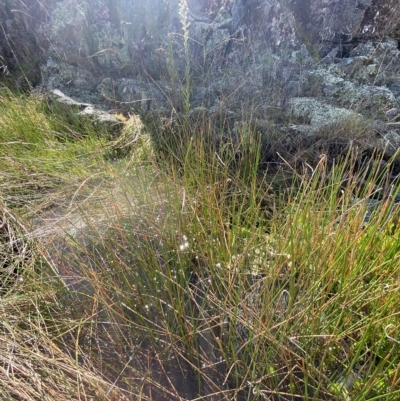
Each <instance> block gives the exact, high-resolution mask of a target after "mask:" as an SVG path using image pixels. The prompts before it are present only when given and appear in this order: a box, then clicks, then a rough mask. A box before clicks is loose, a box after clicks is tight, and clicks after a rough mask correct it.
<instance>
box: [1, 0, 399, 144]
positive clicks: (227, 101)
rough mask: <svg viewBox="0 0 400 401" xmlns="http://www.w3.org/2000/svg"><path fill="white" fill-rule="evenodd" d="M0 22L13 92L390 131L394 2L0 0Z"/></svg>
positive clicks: (120, 106) (383, 134)
mask: <svg viewBox="0 0 400 401" xmlns="http://www.w3.org/2000/svg"><path fill="white" fill-rule="evenodd" d="M0 18H1V20H0V23H1V27H0V28H1V29H0V57H1V58H0V64H1V68H2V71H3V75H4V74H5V73H8V72H10V73H12V72H16V71H17V70H18V69H19V71H22V73H21V74H20V76H19V78H18V79H17V83H18V85H20V86H21V87H23V83H24V82H25V83H27V82H28V83H33V84H39V83H40V84H41V85H42V87H43V88H44V89H46V90H51V89H60V90H61V91H62V92H63V93H65V94H66V95H67V96H70V97H73V98H76V99H79V102H83V103H91V104H95V105H97V106H98V107H100V108H104V109H108V110H109V109H113V110H119V111H121V110H122V111H126V112H128V111H131V110H135V111H136V112H139V113H141V114H145V113H148V112H154V111H157V112H159V113H162V114H167V115H171V113H179V112H181V111H185V112H187V111H189V110H192V113H194V112H197V111H198V110H202V111H204V112H206V113H208V114H209V115H210V116H213V115H219V116H220V115H221V113H222V114H224V115H229V116H235V118H236V119H237V118H238V116H241V115H242V113H243V111H244V110H246V109H248V108H249V107H252V109H253V116H254V117H255V118H257V119H260V120H265V119H270V116H271V114H274V113H271V110H279V111H280V112H279V115H280V117H279V118H278V120H279V121H278V122H279V123H282V118H281V116H285V117H284V118H286V119H288V120H291V119H293V118H294V119H295V120H296V119H297V120H302V121H301V124H298V121H295V124H297V126H298V127H299V125H301V127H300V128H301V131H302V132H305V131H307V130H308V131H309V132H312V133H315V132H316V130H317V128H318V127H316V126H315V124H314V123H313V121H314V122H315V121H316V120H318V119H319V120H325V119H326V118H327V116H328V115H330V116H332V115H336V111H338V110H340V109H341V110H346V112H345V113H344V114H346V115H353V116H357V118H359V117H358V116H360V119H361V120H362V121H371V122H374V124H375V125H374V126H378V125H379V126H380V129H379V138H380V139H381V140H382V141H384V139H382V138H389V137H390V138H392V139H393V138H395V137H396V135H398V131H397V129H398V127H397V121H398V117H397V115H396V116H395V117H393V118H387V113H388V112H389V111H390V110H395V109H397V108H398V102H399V100H400V78H399V76H400V59H399V50H398V46H399V44H398V40H400V36H399V35H398V31H399V26H400V7H398V0H340V1H339V0H333V1H326V0H153V1H151V2H143V1H136V0H135V1H132V0H91V1H89V0H81V1H79V2H78V1H76V0H60V1H50V0H45V1H41V2H37V1H36V0H27V1H25V2H24V3H21V2H19V1H17V0H0ZM388 35H391V36H392V38H389V37H388ZM27 66H28V68H26V67H27ZM17 75H18V74H17ZM32 77H33V78H32ZM301 104H302V106H301V107H300V105H301ZM310 107H312V108H313V110H312V111H310ZM301 110H303V112H304V113H305V115H303V116H302V115H301ZM328 110H330V111H329V112H328ZM319 112H320V113H321V114H320V115H319V116H317V114H318V113H319ZM310 113H311V114H310ZM327 113H328V114H327ZM332 113H333V114H332ZM341 113H342V112H341ZM341 113H339V114H338V115H342V114H343V113H342V114H341ZM310 115H312V116H313V117H312V118H311V120H310ZM307 119H309V120H310V122H311V124H307V123H305V122H306V121H307ZM328 120H329V119H328ZM376 121H380V122H379V123H376ZM273 122H274V123H277V121H276V119H275V120H274V121H273ZM331 122H332V121H331ZM285 124H287V123H285ZM372 131H373V132H375V131H376V129H375V128H372V129H371V132H372ZM396 141H397V139H396ZM392 142H393V140H391V143H392ZM385 146H386V145H385Z"/></svg>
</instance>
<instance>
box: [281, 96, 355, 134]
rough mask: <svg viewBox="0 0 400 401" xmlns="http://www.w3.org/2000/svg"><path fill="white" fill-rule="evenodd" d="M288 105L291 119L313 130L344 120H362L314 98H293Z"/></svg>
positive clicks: (347, 111) (349, 111)
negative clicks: (306, 123)
mask: <svg viewBox="0 0 400 401" xmlns="http://www.w3.org/2000/svg"><path fill="white" fill-rule="evenodd" d="M288 104H289V108H290V113H291V115H292V117H294V118H296V119H299V120H301V121H303V122H308V123H309V125H310V126H311V127H312V129H313V130H319V129H321V128H324V127H327V126H334V125H336V124H338V123H340V122H342V121H344V120H349V119H353V120H360V119H361V118H362V116H361V115H360V114H357V113H355V112H353V111H351V110H348V109H344V108H340V107H335V106H332V105H329V104H325V103H322V102H320V101H318V100H316V99H314V98H306V97H301V98H293V99H290V100H289V102H288Z"/></svg>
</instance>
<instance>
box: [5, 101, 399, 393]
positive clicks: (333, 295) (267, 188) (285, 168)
mask: <svg viewBox="0 0 400 401" xmlns="http://www.w3.org/2000/svg"><path fill="white" fill-rule="evenodd" d="M12 101H13V100H10V102H12ZM45 121H46V119H45ZM30 124H33V121H32V122H30ZM41 126H43V123H41ZM249 126H251V124H249ZM209 127H210V125H209V124H207V123H206V121H205V120H202V121H199V122H198V124H192V123H190V124H189V122H188V121H185V120H183V121H180V122H179V124H177V125H176V126H175V127H174V129H163V130H162V131H160V132H152V133H151V135H152V137H153V138H157V142H156V143H155V142H154V141H153V152H146V155H145V157H142V158H137V159H135V158H133V159H132V158H128V159H122V160H120V161H118V162H112V161H110V162H107V163H103V164H102V163H100V162H98V164H96V163H92V164H90V169H89V168H88V166H87V164H86V163H87V161H88V160H90V158H89V159H86V160H80V159H79V158H78V159H77V158H76V157H75V156H74V157H73V160H74V162H73V163H74V164H73V165H74V166H75V167H74V168H76V169H77V170H78V171H79V172H80V173H82V172H85V174H83V175H79V174H78V173H77V175H76V176H74V177H71V181H73V180H75V179H78V178H76V177H80V178H79V179H78V181H79V180H80V185H78V188H79V191H77V190H75V191H74V192H73V193H72V194H70V196H69V198H68V202H67V203H68V205H67V206H65V210H64V209H63V212H64V211H66V212H68V213H69V217H68V219H67V218H64V217H65V215H60V214H58V215H57V213H56V211H55V210H54V208H52V207H49V205H47V207H48V208H49V209H47V211H46V213H53V214H52V221H54V224H56V222H57V220H58V221H60V222H61V221H63V225H61V226H60V228H59V229H57V230H54V231H52V232H51V233H52V235H51V237H50V236H46V235H45V234H43V232H42V234H41V236H36V237H35V236H34V234H35V233H38V230H37V229H36V230H35V229H34V227H32V230H31V236H32V237H33V239H34V240H35V241H37V244H38V245H37V246H38V247H39V249H43V248H41V247H43V244H45V245H46V247H45V250H46V253H45V256H46V260H47V262H46V263H44V264H43V265H41V267H40V269H38V270H36V273H35V270H33V272H32V274H30V275H28V276H26V278H24V285H17V286H14V287H12V290H10V291H9V292H8V293H7V294H5V295H2V297H1V298H0V304H1V308H2V310H3V311H5V312H4V319H3V326H2V327H3V329H2V331H1V332H2V333H3V334H2V335H3V336H7V341H8V343H7V344H9V346H7V347H5V348H4V353H3V354H2V355H5V357H4V359H3V361H2V363H1V364H0V367H1V369H2V372H3V374H2V375H0V380H1V382H2V385H1V386H0V388H6V389H7V388H9V386H10V384H11V383H12V384H13V386H14V387H13V388H17V389H18V396H19V397H20V398H21V399H26V400H34V399H35V400H36V399H40V397H42V396H43V394H44V395H45V397H47V398H46V399H49V400H51V399H56V398H57V399H59V396H58V394H55V393H53V390H52V387H51V385H50V383H52V382H53V381H55V382H56V383H57V380H56V379H55V378H54V372H61V373H60V375H62V377H63V383H65V388H66V390H65V394H72V393H73V392H74V391H75V393H74V396H75V398H78V399H84V395H85V396H86V397H89V398H90V397H91V396H92V395H91V394H92V393H91V392H92V390H93V389H99V390H98V394H97V395H96V396H93V397H94V398H93V399H107V397H110V398H108V399H112V398H111V397H112V394H114V396H115V397H127V399H139V398H141V399H149V400H150V399H157V400H162V399H165V400H171V399H175V398H176V399H184V400H195V399H199V398H201V397H203V398H204V399H210V400H211V399H212V400H264V399H273V400H331V399H337V400H367V399H368V400H378V399H379V400H381V399H382V400H393V401H394V400H396V399H397V398H398V397H399V394H400V383H399V381H400V378H399V366H400V360H399V355H400V353H399V343H400V337H399V332H398V327H399V310H400V308H399V307H400V305H399V302H400V301H399V299H400V297H399V295H400V294H399V291H400V285H399V280H400V276H399V273H400V263H399V258H400V256H399V255H400V253H399V244H400V237H399V235H400V231H399V229H398V225H397V224H398V221H397V220H398V217H399V211H398V202H397V199H398V196H399V185H398V181H397V179H394V180H393V179H391V181H390V185H386V188H388V191H387V192H386V194H385V196H384V197H383V198H382V199H380V200H379V202H378V203H374V207H373V208H372V207H371V202H370V201H371V199H374V196H375V193H376V191H377V189H378V188H380V187H382V184H384V183H385V180H386V179H387V177H388V176H389V175H390V174H391V168H390V161H389V162H387V163H386V164H385V167H384V168H382V167H381V164H379V163H372V164H370V165H369V166H368V168H367V169H363V168H361V169H360V168H359V166H358V165H357V163H356V160H355V158H354V155H353V154H352V152H351V151H350V152H349V153H348V154H347V156H345V157H343V159H342V161H341V162H340V163H332V162H331V160H328V157H327V156H322V157H321V158H320V159H319V161H318V162H317V163H315V164H314V165H313V166H311V165H307V164H304V166H303V169H297V170H294V169H292V167H291V164H290V163H289V161H286V162H285V161H284V160H282V162H281V164H280V166H278V167H277V165H276V164H274V165H273V166H272V167H270V168H269V169H266V168H265V167H266V165H265V163H264V161H263V157H262V149H263V144H262V141H261V138H260V137H259V136H257V134H255V133H250V132H246V131H245V130H243V132H239V133H235V135H233V134H232V135H231V134H229V132H228V133H226V132H225V133H224V138H223V139H224V140H215V136H214V133H213V132H211V130H210V128H209ZM16 132H18V131H17V130H16ZM17 140H20V141H21V139H17ZM24 140H25V139H24ZM53 141H55V140H54V139H51V140H50V139H47V142H43V143H46V146H44V145H43V150H42V151H45V150H46V149H47V152H48V153H49V154H50V153H51V151H52V146H53V145H54V143H57V142H53ZM93 141H94V142H93V144H94V145H95V147H96V149H103V151H104V152H106V148H101V147H99V146H98V145H99V143H101V141H100V139H93ZM96 141H99V142H96ZM10 146H11V145H8V144H7V143H5V141H4V139H2V143H0V147H1V148H2V149H3V150H4V149H7V150H8V157H13V154H12V152H13V151H10V149H11V150H12V149H13V148H10ZM68 146H69V145H68ZM71 146H75V144H74V143H71ZM32 149H36V147H33V146H30V145H29V146H27V148H26V150H25V151H24V155H25V157H26V158H30V159H29V160H30V162H31V163H33V162H34V160H35V159H36V157H37V154H36V153H34V152H33V151H32ZM81 149H82V148H81ZM100 153H101V152H100ZM3 154H5V151H4V153H3ZM83 154H84V153H83ZM88 154H93V153H91V152H89V153H88ZM98 155H99V154H98ZM65 157H67V156H65ZM98 157H100V159H97V160H101V155H100V156H98ZM15 159H17V156H15ZM71 159H72V156H71ZM71 159H69V160H71ZM67 160H68V159H67ZM103 160H104V159H103ZM80 163H82V170H79V166H80ZM7 168H8V171H9V173H8V174H9V175H8V177H10V176H11V174H14V175H18V177H19V179H20V181H19V182H25V181H24V180H27V178H26V177H27V176H26V175H23V174H24V173H23V169H22V168H21V167H20V166H19V165H17V164H16V163H12V164H8V167H7ZM20 171H22V172H21V173H20ZM289 173H290V174H289ZM56 176H57V177H59V176H61V177H62V179H63V180H66V181H64V182H68V177H66V176H65V175H62V174H61V173H60V175H56ZM94 176H95V177H96V179H92V178H93V177H94ZM52 177H53V176H52V175H51V174H49V175H48V176H47V177H46V179H47V180H49V181H50V182H51V183H54V185H53V186H52V187H51V188H52V191H51V193H52V199H53V203H54V199H57V197H58V196H61V194H62V196H65V191H63V190H62V189H61V188H60V186H58V185H59V184H57V185H55V183H56V181H53V179H52ZM88 177H91V178H90V179H88ZM6 180H7V177H4V182H6ZM361 182H362V183H363V185H361V186H360V183H361ZM344 183H345V185H344ZM78 195H79V196H78ZM1 196H2V197H3V198H6V202H7V196H8V195H7V192H5V190H3V189H2V192H1ZM33 204H35V205H36V209H35V208H33V207H32V205H33ZM30 205H31V206H30V211H29V213H28V211H26V210H24V209H23V208H22V209H21V208H17V209H15V210H16V212H17V215H18V216H20V218H21V219H24V221H30V222H31V224H32V226H34V224H35V223H34V217H32V215H33V214H34V213H33V211H37V210H38V209H40V210H41V213H42V214H41V216H43V207H42V206H43V205H44V204H43V201H42V200H41V201H40V202H39V201H38V202H37V203H35V202H34V201H31V203H30ZM32 210H33V211H32ZM367 214H368V221H367V219H366V218H365V216H366V215H367ZM47 216H48V215H47ZM28 218H29V219H28ZM54 267H57V269H55V268H54ZM37 271H40V274H39V273H37ZM29 288H31V290H29ZM32 289H35V290H32ZM32 291H34V294H32ZM16 298H18V299H19V302H14V300H15V299H16ZM27 305H28V306H27ZM16 321H17V322H18V323H19V324H13V323H14V322H16ZM21 333H22V334H21ZM24 335H25V336H30V337H29V338H30V339H31V341H30V342H29V341H25V340H24V338H25V337H24ZM11 338H12V339H13V342H12V344H11ZM2 344H3V343H2ZM4 344H6V343H4ZM17 348H18V349H23V351H24V352H23V355H24V361H26V364H29V363H30V366H36V365H35V364H38V363H39V362H38V358H41V359H40V363H41V365H40V366H41V367H42V368H43V365H45V367H46V369H48V371H49V372H50V371H51V372H53V373H46V372H47V370H43V374H36V376H34V377H35V380H34V381H29V380H28V379H24V380H22V379H21V378H20V376H18V377H17V376H16V375H14V376H13V379H12V380H14V381H12V382H10V381H9V380H10V372H11V370H12V371H13V372H17V367H18V366H17V365H15V366H14V365H11V364H10V363H9V362H8V361H9V360H13V361H16V359H13V358H14V356H15V355H16V351H15V349H17ZM21 355H22V353H21ZM64 358H65V359H64ZM29 361H30V362H29ZM62 361H63V362H62ZM19 363H20V369H19V370H18V371H19V372H22V371H23V369H22V366H25V365H23V363H22V361H20V362H19ZM10 369H11V370H10ZM43 369H44V368H43ZM7 372H8V373H7ZM7 374H8V375H9V376H7ZM19 375H22V373H19ZM24 377H27V376H24ZM3 383H4V385H3ZM5 386H8V387H5ZM39 386H41V387H40V388H41V391H42V393H40V396H39V393H38V392H36V393H35V392H34V389H36V388H39ZM23 389H25V390H24V391H25V392H23ZM28 390H29V391H28ZM6 391H8V392H4V394H5V396H4V397H5V399H12V396H13V393H12V392H11V390H6ZM35 391H36V390H35ZM7 397H8V398H7ZM96 397H97V398H96ZM102 397H104V398H102ZM116 399H117V398H116Z"/></svg>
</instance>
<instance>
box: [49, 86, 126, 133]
mask: <svg viewBox="0 0 400 401" xmlns="http://www.w3.org/2000/svg"><path fill="white" fill-rule="evenodd" d="M50 98H51V99H53V100H54V101H56V102H57V103H58V104H60V105H62V106H64V107H66V108H68V109H71V110H72V112H74V113H76V114H77V115H78V116H84V117H87V118H89V119H90V120H91V121H92V122H93V124H94V125H95V126H96V127H97V128H99V129H101V130H104V131H106V132H112V133H115V132H118V131H120V129H121V127H122V125H123V123H122V122H121V121H120V120H118V119H117V118H116V117H114V116H113V115H112V114H110V113H107V112H105V111H102V110H98V109H96V108H95V107H94V106H93V105H91V104H88V103H82V102H78V101H76V100H74V99H72V98H70V97H69V96H67V95H65V94H64V93H62V92H61V91H60V90H58V89H53V90H52V91H50Z"/></svg>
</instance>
